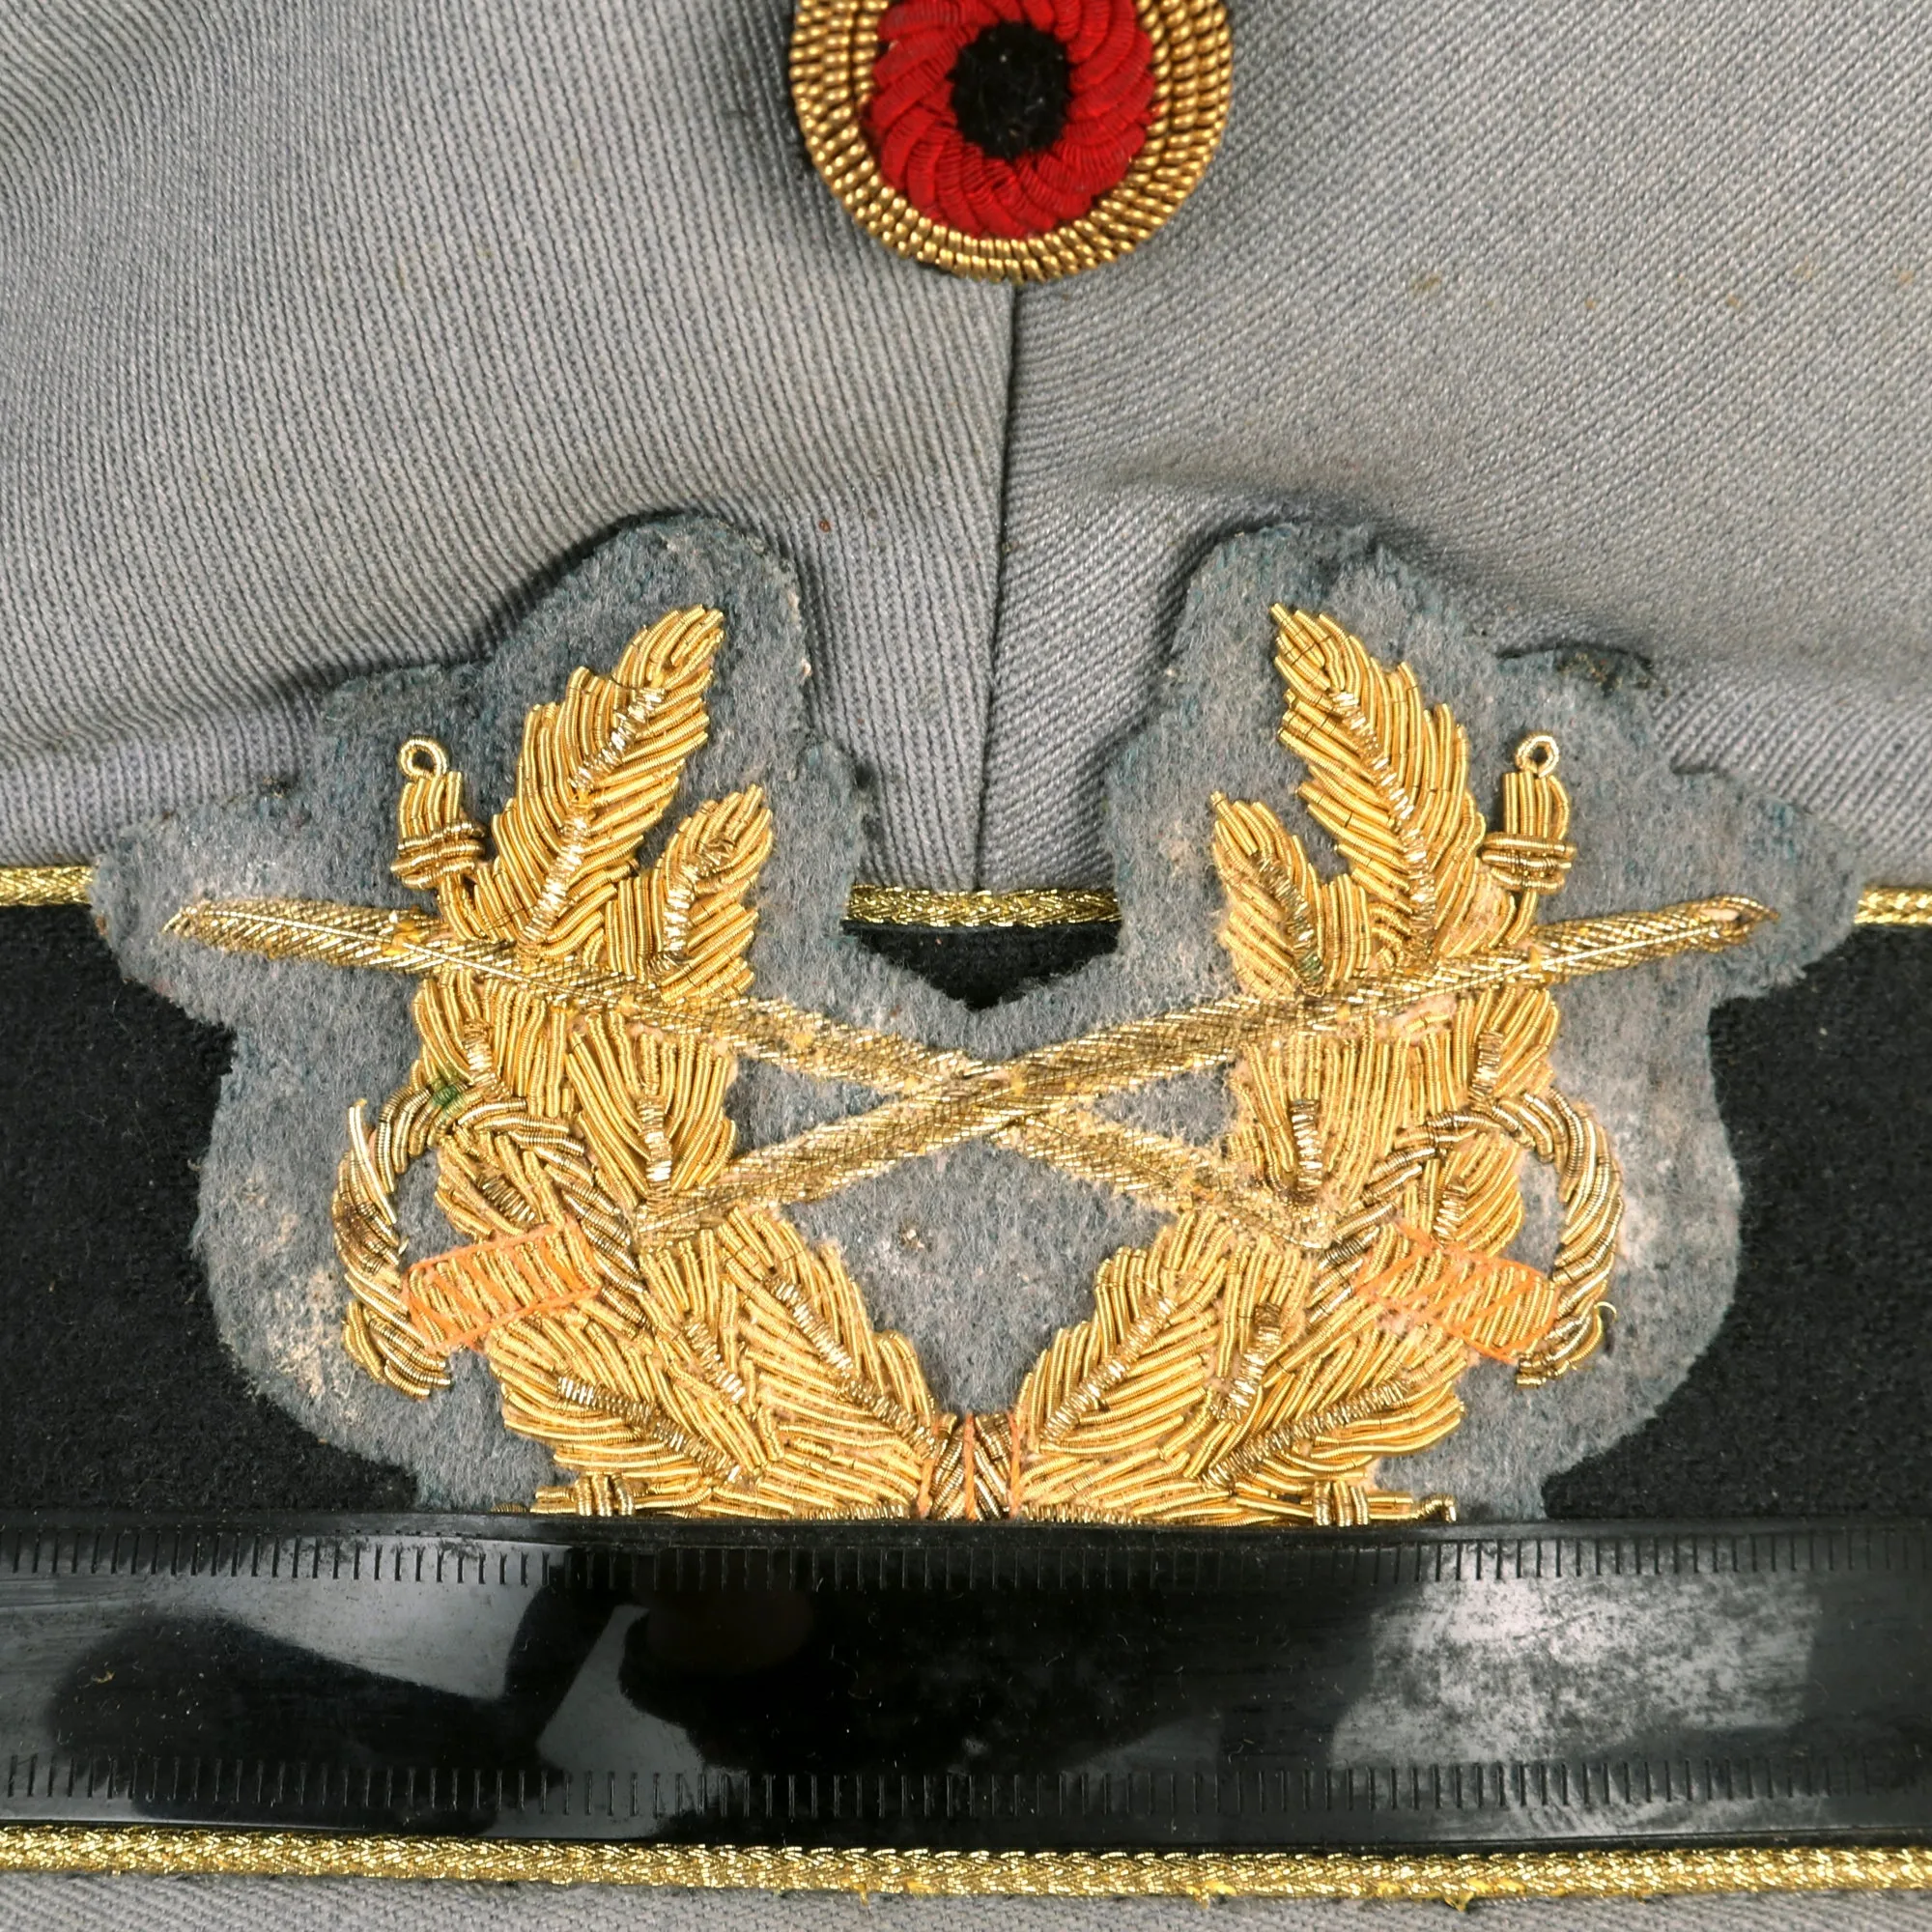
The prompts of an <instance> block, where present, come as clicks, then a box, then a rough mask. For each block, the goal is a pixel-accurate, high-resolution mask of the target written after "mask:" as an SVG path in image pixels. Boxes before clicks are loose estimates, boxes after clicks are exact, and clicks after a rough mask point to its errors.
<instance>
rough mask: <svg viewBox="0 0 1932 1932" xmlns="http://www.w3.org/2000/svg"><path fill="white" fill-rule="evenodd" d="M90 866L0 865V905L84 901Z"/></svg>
mask: <svg viewBox="0 0 1932 1932" xmlns="http://www.w3.org/2000/svg"><path fill="white" fill-rule="evenodd" d="M93 886H94V867H92V866H0V906H43V905H85V904H86V903H87V895H88V893H89V892H90V891H91V890H92V889H93Z"/></svg>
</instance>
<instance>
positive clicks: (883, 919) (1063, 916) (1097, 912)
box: [845, 885, 1121, 926]
mask: <svg viewBox="0 0 1932 1932" xmlns="http://www.w3.org/2000/svg"><path fill="white" fill-rule="evenodd" d="M845 917H846V918H847V919H849V920H854V921H856V922H857V923H860V924H861V925H943V926H959V925H1110V924H1118V923H1119V922H1120V917H1121V902H1120V900H1119V899H1117V898H1116V897H1115V896H1114V895H1113V894H1112V893H1110V892H1108V891H1106V890H1105V889H1104V888H1091V889H1090V888H1086V887H1059V886H1033V887H1029V888H1027V889H1026V890H1025V891H1023V892H1016V893H937V892H927V891H926V890H925V888H924V887H923V886H866V885H859V886H854V887H853V888H852V891H851V895H850V896H849V897H848V898H847V899H846V901H845Z"/></svg>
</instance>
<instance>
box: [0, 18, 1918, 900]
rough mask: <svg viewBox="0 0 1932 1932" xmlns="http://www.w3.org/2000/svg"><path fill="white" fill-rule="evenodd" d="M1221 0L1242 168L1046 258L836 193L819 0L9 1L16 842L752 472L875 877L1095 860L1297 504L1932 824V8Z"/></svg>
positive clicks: (7, 845)
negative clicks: (1218, 550)
mask: <svg viewBox="0 0 1932 1932" xmlns="http://www.w3.org/2000/svg"><path fill="white" fill-rule="evenodd" d="M1231 14H1232V15H1233V19H1234V26H1235V39H1236V100H1235V107H1234V114H1233V118H1232V121H1231V124H1230V129H1229V133H1228V137H1227V141H1226V144H1225V148H1224V151H1223V153H1222V154H1221V156H1219V158H1218V159H1217V160H1216V161H1215V163H1214V164H1213V165H1212V166H1211V167H1210V168H1209V170H1208V174H1207V176H1206V177H1205V179H1204V181H1203V184H1202V185H1201V187H1200V188H1199V189H1198V190H1197V192H1196V193H1195V195H1194V196H1193V197H1192V198H1191V199H1190V200H1189V201H1188V202H1187V203H1186V204H1185V205H1184V206H1183V207H1182V208H1181V210H1180V211H1179V213H1178V214H1177V216H1176V217H1175V218H1174V220H1173V221H1172V222H1171V223H1170V224H1169V226H1168V227H1167V228H1166V229H1164V230H1163V231H1162V232H1161V233H1160V234H1158V235H1156V236H1155V237H1153V238H1152V239H1151V241H1148V242H1147V243H1146V244H1145V245H1144V246H1143V247H1142V248H1141V249H1140V250H1138V251H1136V252H1135V253H1134V254H1133V255H1131V256H1129V257H1127V258H1125V259H1123V260H1122V261H1121V262H1118V263H1116V264H1113V265H1112V266H1110V267H1108V268H1106V269H1103V270H1096V271H1094V272H1093V273H1092V274H1089V275H1086V276H1081V277H1075V278H1072V279H1070V280H1068V281H1065V282H1062V283H1058V284H1055V285H1054V286H1052V287H1050V288H1045V289H1036V290H1029V291H1026V292H1024V293H1023V294H1021V295H1019V296H1017V297H1016V296H1015V295H1013V294H1012V293H1011V292H1010V291H1007V290H1003V289H995V288H988V287H982V286H979V285H975V284H971V283H966V282H962V281H957V280H954V279H952V278H949V277H947V276H945V275H943V274H940V273H938V272H936V271H933V270H925V269H922V268H919V267H917V266H916V265H913V264H910V263H906V262H902V261H899V260H897V259H896V258H895V257H893V256H891V255H890V254H888V253H887V252H886V251H885V250H883V249H881V248H879V247H877V246H876V245H875V244H873V243H872V242H871V241H868V240H867V238H866V237H864V236H863V235H861V234H860V233H859V232H858V230H857V229H856V228H855V227H854V226H853V224H852V223H851V222H850V221H849V220H848V219H847V218H846V217H845V215H844V214H843V213H842V212H841V211H840V210H839V209H838V205H837V204H836V203H835V202H834V200H833V198H832V197H831V195H830V194H829V192H828V191H827V190H826V189H825V188H824V186H823V185H822V184H820V183H819V182H818V181H817V179H816V178H815V177H814V176H813V175H812V174H811V172H810V168H809V166H808V165H807V163H806V160H805V157H804V155H803V152H802V149H801V146H800V143H799V140H798V137H797V133H796V129H795V126H794V123H793V119H792V115H791V111H790V105H789V101H788V99H787V95H786V81H785V71H784V65H785V43H786V35H787V31H788V9H787V8H786V7H785V6H784V5H783V4H782V0H663V4H658V5H653V6H651V7H649V8H642V9H639V8H636V7H624V6H619V5H615V4H611V5H608V6H599V5H582V6H577V7H572V8H567V9H563V10H557V9H534V8H531V7H528V6H526V5H521V4H516V0H481V4H475V5H464V6H458V5H456V4H455V0H426V4H425V5H424V6H422V7H419V8H413V9H410V10H405V11H403V12H400V13H399V12H397V11H396V10H393V9H384V8H380V7H377V6H375V5H373V4H371V3H370V0H318V4H317V5H316V6H314V7H311V8H307V9H303V10H297V11H291V10H288V9H283V8H276V7H271V6H269V5H267V4H265V0H199V4H197V5H195V6H193V7H191V8H185V9H178V8H170V9H163V8H161V7H159V6H157V5H153V4H147V0H113V4H97V0H20V4H17V5H15V6H13V7H10V8H9V9H7V10H6V12H5V14H4V17H0V278H4V283H5V286H6V287H7V289H8V291H9V299H8V301H7V303H6V304H5V306H4V310H0V636H4V637H5V639H7V648H6V649H5V651H4V653H0V860H6V861H12V862H17V863H28V862H39V861H47V860H52V859H57V858H63V857H71V856H83V857H84V856H88V855H91V854H92V853H93V852H94V851H95V850H97V849H99V846H100V845H101V843H102V842H104V840H105V838H107V836H108V835H109V834H110V833H111V832H112V831H113V830H114V829H115V828H116V827H118V826H119V825H121V824H123V823H125V822H127V821H128V820H130V819H133V818H137V817H141V816H143V815H146V814H148V813H151V812H155V811H157V810H166V809H171V808H174V807H178V806H181V805H184V804H186V803H190V802H194V801H199V800H203V799H208V798H213V797H218V796H223V795H228V794H232V793H234V792H236V791H239V790H242V789H245V788H247V787H248V786H250V785H253V784H255V783H258V782H261V781H269V780H277V779H281V778H284V777H286V776H287V774H288V773H289V772H290V771H291V770H292V768H293V766H294V763H295V759H296V748H297V747H298V744H299V743H300V742H301V740H302V738H303V736H304V735H305V727H306V725H307V723H308V722H309V719H310V717H311V716H312V714H313V709H314V706H315V704H316V702H317V699H318V696H319V695H320V694H321V693H322V692H324V691H325V690H327V689H328V688H330V687H331V686H333V685H335V684H337V683H339V682H340V681H341V680H342V679H344V678H345V677H347V676H350V675H352V674H355V673H356V672H361V671H367V670H371V669H381V668H385V667H389V666H400V665H406V664H420V663H431V662H449V661H453V660H458V659H462V658H465V657H468V656H472V655H474V654H476V653H477V652H479V651H480V650H482V649H484V648H487V647H488V645H489V644H490V642H491V641H492V640H493V639H495V638H497V637H498V636H500V635H501V634H502V632H503V630H504V628H505V626H506V623H507V622H508V621H509V620H510V619H511V618H513V617H514V615H515V613H516V611H519V610H521V609H522V608H525V607H526V604H527V602H528V600H529V598H530V597H531V596H532V595H533V594H534V593H535V591H536V590H538V589H539V588H540V587H541V583H542V582H543V581H544V578H545V574H546V573H547V572H550V571H552V570H554V568H555V567H556V565H557V564H558V562H559V560H560V559H562V558H564V557H566V556H568V555H569V554H574V553H576V552H579V551H581V550H582V548H583V547H584V546H586V545H588V544H589V543H590V542H591V541H592V540H593V539H594V538H595V537H596V536H597V535H598V534H599V533H600V532H602V531H604V530H606V529H608V528H609V527H610V526H612V525H613V524H616V523H619V522H623V521H625V520H628V519H631V518H636V517H640V516H646V515H657V514H663V513H666V512H670V511H677V510H685V509H699V510H704V511H706V512H709V513H711V514H715V515H717V516H720V517H722V518H725V520H727V521H729V522H731V523H733V524H735V525H737V526H740V527H742V528H744V529H746V530H748V531H750V532H752V533H753V534H755V535H758V536H760V537H761V538H763V539H764V540H765V541H767V542H768V543H769V544H770V545H771V546H772V547H773V548H774V549H775V550H776V551H777V552H778V553H779V554H781V556H782V557H783V559H784V560H785V562H786V563H787V565H788V566H789V568H790V569H791V570H792V571H793V572H794V573H795V575H796V577H797V580H798V582H799V585H800V595H801V599H802V603H803V607H804V610H805V612H806V617H807V630H808V638H809V640H810V642H809V649H810V662H811V665H812V668H813V674H814V679H815V691H814V703H815V718H816V722H817V724H818V726H819V728H820V729H822V730H823V731H825V732H827V733H828V734H829V735H832V736H834V737H836V738H838V739H839V740H840V741H841V742H843V743H844V744H845V745H846V746H847V747H848V748H849V749H850V751H851V752H852V753H853V754H854V756H855V758H856V760H857V762H858V764H859V766H860V768H861V770H862V773H863V775H864V776H865V777H866V779H867V781H868V782H869V784H870V786H871V788H872V800H873V803H872V811H873V828H872V835H871V845H870V856H869V859H868V862H867V865H868V869H869V870H870V872H871V873H872V875H873V876H875V877H880V878H885V879H890V880H895V881H903V882H910V883H918V884H924V885H931V886H937V887H959V886H964V885H970V884H975V883H977V884H981V885H988V886H994V887H1000V886H1009V885H1017V884H1081V883H1088V882H1093V881H1095V880H1097V879H1098V878H1099V877H1100V876H1101V874H1102V872H1103V870H1104V859H1103V856H1102V854H1103V851H1104V845H1103V841H1102V838H1101V835H1100V813H1101V804H1100V786H1099V774H1100V772H1101V771H1102V770H1103V769H1104V765H1105V762H1106V758H1107V754H1108V753H1109V751H1110V749H1111V748H1112V747H1113V746H1114V745H1116V744H1117V743H1118V742H1119V741H1120V739H1121V738H1122V736H1123V735H1124V734H1125V732H1126V731H1127V730H1128V729H1129V728H1130V727H1131V726H1132V725H1133V724H1134V722H1135V721H1136V719H1137V718H1138V717H1139V716H1141V715H1142V713H1143V712H1144V710H1145V707H1146V703H1147V700H1148V698H1149V697H1150V696H1151V693H1152V691H1153V689H1154V687H1155V685H1156V683H1157V681H1158V679H1159V677H1160V674H1161V668H1162V664H1163V660H1164V657H1165V653H1166V651H1167V649H1168V648H1169V641H1170V638H1171V622H1172V618H1173V615H1174V609H1175V604H1176V600H1177V597H1178V594H1179V584H1180V583H1181V582H1184V580H1185V577H1186V574H1187V572H1188V571H1189V569H1191V567H1192V566H1193V565H1194V563H1196V562H1197V561H1198V560H1199V558H1200V556H1201V555H1202V554H1205V551H1206V550H1207V548H1208V546H1209V544H1210V543H1211V541H1213V540H1214V539H1216V538H1218V537H1219V536H1220V535H1222V534H1225V533H1226V532H1227V531H1228V530H1229V529H1231V528H1235V527H1239V526H1252V525H1255V524H1259V523H1267V522H1274V521H1278V520H1279V519H1280V518H1281V517H1282V516H1283V515H1285V514H1300V515H1315V516H1320V517H1322V518H1324V519H1326V520H1328V521H1336V520H1342V521H1349V520H1358V521H1362V522H1366V523H1369V524H1371V525H1373V526H1376V527H1377V528H1378V529H1379V530H1381V531H1382V532H1383V533H1384V534H1386V535H1388V536H1390V537H1391V538H1392V539H1393V540H1394V541H1396V542H1397V543H1399V544H1401V545H1403V546H1404V548H1405V549H1406V551H1407V553H1408V554H1411V555H1412V556H1413V557H1414V558H1415V559H1416V560H1417V561H1418V562H1422V563H1424V564H1426V565H1428V566H1429V567H1431V568H1432V569H1434V570H1435V571H1436V572H1437V573H1438V574H1439V575H1441V576H1443V577H1445V578H1446V579H1448V580H1449V581H1451V582H1467V583H1468V584H1469V585H1470V586H1471V587H1472V588H1474V589H1476V590H1479V591H1481V592H1482V593H1483V594H1484V595H1485V596H1487V597H1488V598H1490V599H1492V600H1495V601H1500V602H1501V603H1502V604H1503V605H1504V606H1505V607H1507V608H1509V609H1511V610H1513V611H1515V612H1516V613H1517V614H1516V616H1515V618H1514V619H1513V621H1512V622H1511V623H1510V624H1509V625H1506V626H1505V634H1504V635H1499V636H1498V637H1497V639H1495V642H1496V644H1497V646H1498V648H1500V649H1511V650H1516V649H1534V648H1539V647H1543V646H1547V645H1549V644H1553V643H1586V644H1599V645H1601V644H1612V645H1616V646H1619V647H1621V648H1623V649H1625V650H1627V651H1630V652H1634V653H1635V654H1637V655H1638V656H1639V657H1641V658H1643V659H1645V660H1647V661H1649V663H1650V666H1651V668H1650V670H1649V672H1648V673H1646V674H1647V675H1648V676H1649V677H1650V678H1651V679H1652V681H1653V684H1654V690H1655V698H1656V702H1657V703H1658V705H1659V706H1660V715H1661V717H1662V722H1663V725H1664V727H1665V732H1666V736H1667V737H1668V738H1669V739H1670V740H1671V742H1672V743H1673V744H1675V745H1676V747H1677V748H1678V750H1679V753H1680V755H1681V756H1682V757H1683V758H1684V759H1686V760H1687V761H1690V762H1694V763H1700V764H1717V765H1720V766H1724V767H1726V768H1729V769H1732V770H1734V771H1738V772H1741V773H1743V774H1744V775H1747V776H1752V777H1756V778H1758V779H1760V780H1762V781H1765V782H1767V783H1770V784H1772V785H1774V786H1776V788H1778V789H1779V790H1781V791H1783V792H1785V793H1786V794H1788V795H1790V796H1792V797H1795V798H1797V799H1798V800H1800V802H1802V803H1804V804H1807V805H1810V806H1812V807H1813V808H1815V809H1817V810H1821V811H1823V812H1825V813H1826V814H1828V815H1830V816H1833V817H1835V818H1837V819H1838V820H1839V821H1840V822H1842V823H1845V824H1848V825H1851V826H1853V827H1855V828H1857V829H1859V830H1861V832H1862V833H1864V834H1865V835H1866V836H1867V837H1868V838H1869V839H1870V841H1871V849H1872V852H1873V862H1874V866H1875V867H1876V868H1878V869H1880V870H1883V871H1885V872H1887V873H1889V874H1893V875H1897V876H1912V875H1915V874H1922V873H1925V872H1927V871H1928V870H1932V830H1928V828H1932V742H1928V738H1929V737H1932V732H1928V727H1927V726H1926V725H1925V722H1924V721H1925V719H1926V717H1927V716H1928V713H1932V705H1928V698H1932V669H1928V667H1927V665H1926V662H1925V653H1924V650H1923V643H1924V635H1925V629H1926V617H1925V606H1926V590H1925V587H1924V586H1925V584H1926V582H1927V580H1928V573H1927V571H1926V568H1925V564H1926V560H1927V550H1928V528H1929V526H1932V439H1928V438H1927V437H1926V436H1925V434H1924V427H1925V418H1926V409H1925V400H1926V393H1927V382H1928V378H1927V376H1926V374H1925V372H1926V370H1927V369H1928V368H1932V353H1928V352H1932V261H1928V260H1927V259H1926V257H1925V253H1924V232H1923V226H1922V219H1921V215H1920V212H1919V201H1920V197H1919V196H1918V192H1917V189H1916V186H1915V184H1916V183H1917V182H1918V178H1919V175H1920V173H1921V166H1920V157H1921V156H1923V154H1924V153H1926V152H1927V151H1928V149H1932V86H1928V85H1927V81H1928V78H1932V24H1928V22H1927V20H1926V17H1925V15H1924V14H1923V12H1922V10H1920V9H1918V8H1916V7H1914V6H1912V5H1910V4H1909V0H1826V4H1823V5H1821V6H1819V7H1816V8H1813V9H1809V10H1806V11H1804V12H1802V13H1793V12H1792V11H1791V10H1788V9H1783V8H1778V7H1775V6H1772V5H1770V4H1768V0H1760V4H1751V5H1747V6H1745V7H1742V8H1740V7H1739V6H1738V5H1736V4H1734V0H1684V4H1682V5H1679V6H1674V7H1671V8H1667V9H1666V8H1639V9H1625V10H1610V11H1607V12H1606V11H1605V10H1603V9H1600V8H1595V7H1585V6H1580V5H1565V6H1560V7H1554V8H1552V7H1549V6H1547V5H1543V4H1540V0H1441V4H1431V5H1427V6H1425V5H1423V4H1422V0H1383V3H1382V4H1379V5H1378V6H1376V7H1374V8H1371V9H1368V10H1366V11H1365V10H1361V9H1354V10H1349V9H1344V8H1342V7H1341V6H1340V5H1339V4H1336V3H1335V0H1307V4H1297V5H1295V6H1293V7H1285V6H1278V5H1274V4H1264V0H1235V4H1234V5H1233V6H1232V7H1231Z"/></svg>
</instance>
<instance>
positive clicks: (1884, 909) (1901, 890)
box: [1857, 886, 1932, 925]
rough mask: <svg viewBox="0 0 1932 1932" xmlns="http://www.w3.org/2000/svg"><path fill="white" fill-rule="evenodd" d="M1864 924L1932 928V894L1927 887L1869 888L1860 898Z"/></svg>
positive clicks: (1861, 916)
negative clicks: (1928, 926)
mask: <svg viewBox="0 0 1932 1932" xmlns="http://www.w3.org/2000/svg"><path fill="white" fill-rule="evenodd" d="M1857 923H1859V924H1860V925H1932V891H1928V890H1927V889H1926V888H1925V887H1923V886H1867V887H1866V888H1865V889H1864V891H1863V892H1861V894H1860V895H1859V910H1858V918H1857Z"/></svg>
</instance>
